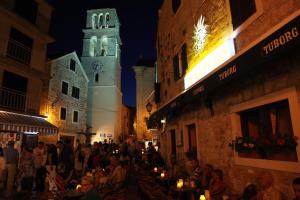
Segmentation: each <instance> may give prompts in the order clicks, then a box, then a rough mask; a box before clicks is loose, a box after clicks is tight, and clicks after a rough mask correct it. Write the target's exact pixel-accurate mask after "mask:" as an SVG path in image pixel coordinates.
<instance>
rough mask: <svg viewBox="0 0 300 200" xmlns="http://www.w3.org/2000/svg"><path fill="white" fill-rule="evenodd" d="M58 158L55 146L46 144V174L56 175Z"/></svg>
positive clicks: (53, 176)
mask: <svg viewBox="0 0 300 200" xmlns="http://www.w3.org/2000/svg"><path fill="white" fill-rule="evenodd" d="M57 162H58V158H57V151H56V147H55V145H53V144H49V145H47V160H46V169H47V172H48V176H51V177H52V178H55V176H56V166H57Z"/></svg>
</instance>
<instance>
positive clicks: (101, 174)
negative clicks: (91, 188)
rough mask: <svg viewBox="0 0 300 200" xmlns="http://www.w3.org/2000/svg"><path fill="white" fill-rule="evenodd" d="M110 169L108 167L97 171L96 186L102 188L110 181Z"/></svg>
mask: <svg viewBox="0 0 300 200" xmlns="http://www.w3.org/2000/svg"><path fill="white" fill-rule="evenodd" d="M109 174H110V171H109V168H106V169H99V170H97V172H96V183H95V185H96V188H99V187H100V188H102V187H104V186H105V185H106V184H107V183H108V177H109Z"/></svg>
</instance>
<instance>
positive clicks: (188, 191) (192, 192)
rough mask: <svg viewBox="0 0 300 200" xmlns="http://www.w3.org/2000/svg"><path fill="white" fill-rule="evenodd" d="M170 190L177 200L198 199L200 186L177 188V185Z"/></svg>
mask: <svg viewBox="0 0 300 200" xmlns="http://www.w3.org/2000/svg"><path fill="white" fill-rule="evenodd" d="M169 190H170V192H171V193H172V195H173V196H175V198H176V199H177V200H187V199H189V200H196V199H198V198H199V197H198V193H199V192H200V190H201V189H200V188H199V187H190V186H183V187H182V188H180V189H179V188H177V187H176V185H172V186H170V187H169Z"/></svg>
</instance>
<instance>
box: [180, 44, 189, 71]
mask: <svg viewBox="0 0 300 200" xmlns="http://www.w3.org/2000/svg"><path fill="white" fill-rule="evenodd" d="M181 68H182V75H184V74H185V72H186V69H187V68H188V61H187V48H186V43H184V44H183V45H182V47H181Z"/></svg>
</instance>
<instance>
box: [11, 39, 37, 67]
mask: <svg viewBox="0 0 300 200" xmlns="http://www.w3.org/2000/svg"><path fill="white" fill-rule="evenodd" d="M7 57H9V58H12V59H14V60H16V61H18V62H21V63H23V64H26V65H29V64H30V60H31V48H29V47H27V46H25V45H24V44H22V43H20V42H17V41H16V40H14V39H9V41H8V46H7Z"/></svg>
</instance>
